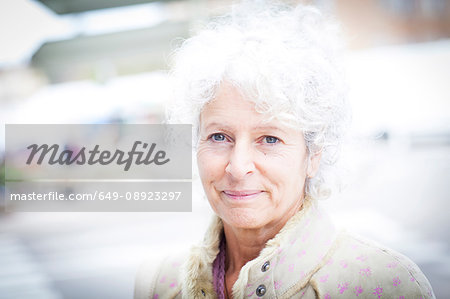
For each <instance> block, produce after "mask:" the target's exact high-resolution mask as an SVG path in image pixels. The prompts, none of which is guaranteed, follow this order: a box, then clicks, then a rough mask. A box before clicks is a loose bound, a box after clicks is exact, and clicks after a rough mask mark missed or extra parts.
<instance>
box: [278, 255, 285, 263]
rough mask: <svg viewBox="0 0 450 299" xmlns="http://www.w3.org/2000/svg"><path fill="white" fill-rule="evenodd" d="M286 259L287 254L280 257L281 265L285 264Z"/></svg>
mask: <svg viewBox="0 0 450 299" xmlns="http://www.w3.org/2000/svg"><path fill="white" fill-rule="evenodd" d="M285 260H286V256H285V255H283V256H282V257H281V258H280V261H279V262H278V264H280V265H282V264H284V261H285Z"/></svg>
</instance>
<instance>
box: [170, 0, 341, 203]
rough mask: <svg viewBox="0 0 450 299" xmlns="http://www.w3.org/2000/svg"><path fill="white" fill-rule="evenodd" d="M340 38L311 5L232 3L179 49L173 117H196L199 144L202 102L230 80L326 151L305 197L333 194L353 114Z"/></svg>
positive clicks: (311, 149) (177, 120) (180, 119)
mask: <svg viewBox="0 0 450 299" xmlns="http://www.w3.org/2000/svg"><path fill="white" fill-rule="evenodd" d="M340 41H341V40H340V38H339V30H338V26H337V25H336V24H335V23H334V22H332V21H330V18H329V17H325V16H324V15H323V14H322V13H321V12H320V11H319V10H318V9H317V8H314V7H311V6H304V5H298V6H296V7H289V6H287V5H282V4H273V3H263V2H262V1H253V2H244V3H242V4H240V5H237V6H234V7H233V10H232V12H231V13H230V14H229V15H226V16H224V17H220V18H217V19H215V20H213V21H212V22H210V23H209V24H208V25H207V26H206V28H205V29H203V30H201V31H200V32H199V33H198V34H197V35H195V36H193V37H191V38H189V39H187V40H186V41H184V42H183V43H182V45H181V47H180V48H179V49H178V50H176V52H175V53H174V66H173V69H172V75H173V78H174V80H175V81H174V82H175V88H174V90H175V91H174V93H175V94H174V95H175V102H174V104H173V105H171V106H170V108H169V110H168V111H169V113H168V122H169V123H192V124H193V126H194V143H196V142H197V139H198V126H199V116H200V113H201V111H202V108H203V107H204V105H205V104H206V103H208V102H209V101H211V100H212V99H213V98H214V96H215V93H216V91H217V90H218V87H219V86H220V85H221V83H222V82H225V81H226V82H228V83H230V84H232V85H233V86H234V87H236V88H237V89H238V90H240V91H241V92H242V93H243V94H244V95H245V96H246V98H248V99H249V100H251V101H253V102H255V104H256V109H257V111H258V112H260V113H264V114H266V115H267V116H268V118H277V119H280V120H283V121H285V122H286V123H287V124H290V125H293V126H296V127H298V128H299V129H301V130H302V131H303V134H304V137H305V141H306V145H307V148H308V150H309V153H317V152H321V162H320V166H319V171H318V172H317V174H316V175H315V176H314V177H313V178H311V179H308V180H307V182H306V184H305V192H306V195H307V196H309V197H311V198H315V199H323V198H327V197H329V196H330V195H331V191H332V190H333V189H334V188H333V187H335V186H336V184H335V183H336V182H337V181H338V180H336V178H337V172H336V171H334V170H335V163H336V161H337V157H338V149H339V145H340V144H341V140H342V137H343V136H344V133H345V131H346V128H347V127H348V126H347V125H348V120H349V109H348V105H347V103H346V94H347V84H346V80H345V79H344V74H343V69H342V67H341V63H342V59H341V55H340V54H341V52H342V47H341V42H340Z"/></svg>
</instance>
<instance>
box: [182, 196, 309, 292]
mask: <svg viewBox="0 0 450 299" xmlns="http://www.w3.org/2000/svg"><path fill="white" fill-rule="evenodd" d="M315 205H316V203H315V201H313V200H306V199H305V201H304V203H303V208H302V209H301V210H300V211H299V212H298V213H297V214H295V215H294V216H293V217H292V218H291V219H289V220H288V222H287V223H286V224H285V226H284V227H283V228H282V229H281V230H280V232H279V233H278V234H277V235H276V236H275V237H274V238H273V239H271V240H269V241H267V244H266V246H265V247H264V249H263V250H261V252H260V254H259V256H258V257H257V258H256V259H254V260H251V261H249V262H248V263H247V264H245V265H244V266H243V267H242V269H241V271H240V273H239V277H238V279H237V280H236V282H235V284H234V285H233V290H232V294H233V298H244V297H245V294H244V291H245V287H246V285H247V283H248V274H249V271H250V268H251V267H252V266H254V265H257V264H259V263H261V260H266V259H269V258H270V257H272V256H273V255H276V254H277V249H278V248H279V247H281V246H283V245H284V244H286V243H288V240H287V239H288V237H289V235H290V234H291V233H292V231H293V230H294V229H295V228H296V227H297V226H298V225H299V224H300V222H301V221H302V220H304V218H305V217H303V216H304V215H305V214H306V213H307V212H308V211H309V210H311V208H312V207H313V206H315ZM222 233H223V223H222V220H221V219H220V218H219V217H218V216H217V215H214V216H213V220H212V222H211V225H210V226H209V228H208V230H207V232H206V235H205V238H204V240H203V244H202V245H200V246H194V247H193V248H192V249H191V251H190V253H189V255H188V259H187V260H186V262H185V263H184V265H183V268H182V291H183V292H182V293H183V297H184V296H186V298H217V294H216V293H215V290H214V286H213V277H212V264H213V262H214V259H215V258H216V256H217V254H218V253H219V245H220V237H221V236H222ZM203 294H204V295H203Z"/></svg>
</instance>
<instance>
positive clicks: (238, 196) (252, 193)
mask: <svg viewBox="0 0 450 299" xmlns="http://www.w3.org/2000/svg"><path fill="white" fill-rule="evenodd" d="M222 193H223V194H225V196H227V197H228V198H231V199H234V200H248V199H252V198H255V197H257V196H258V195H259V194H261V193H263V191H261V190H224V191H222Z"/></svg>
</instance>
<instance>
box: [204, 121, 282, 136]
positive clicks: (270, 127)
mask: <svg viewBox="0 0 450 299" xmlns="http://www.w3.org/2000/svg"><path fill="white" fill-rule="evenodd" d="M211 127H218V128H220V129H223V130H225V131H230V130H231V127H229V126H227V125H223V124H221V123H218V122H212V123H209V124H208V125H207V126H206V127H205V130H208V129H210V128H211ZM252 129H253V130H258V131H264V130H272V131H278V132H281V133H283V134H287V132H286V131H285V130H283V129H282V128H279V127H277V126H273V125H258V126H255V127H253V128H252Z"/></svg>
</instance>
